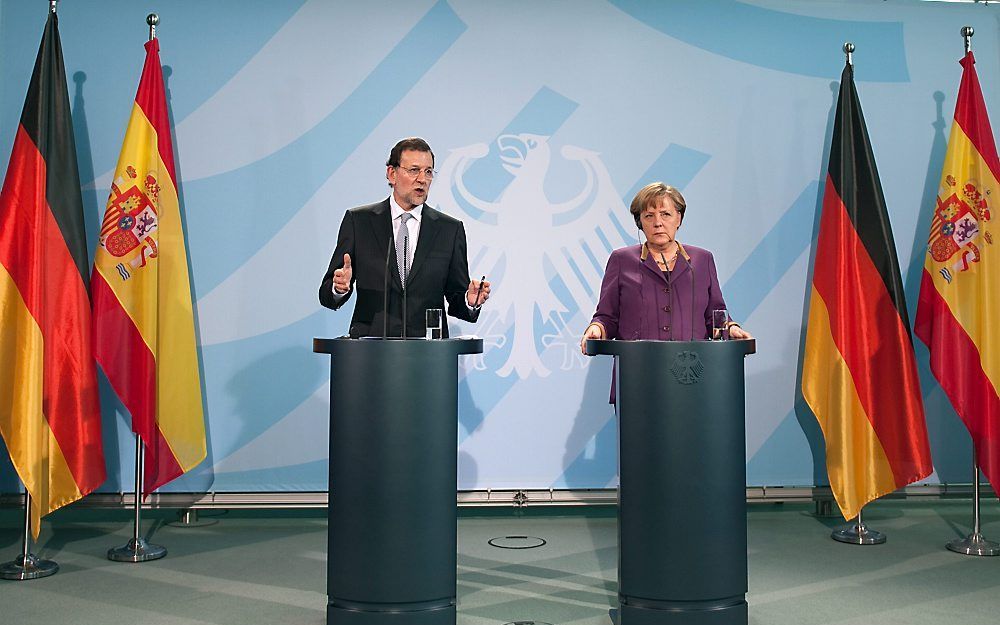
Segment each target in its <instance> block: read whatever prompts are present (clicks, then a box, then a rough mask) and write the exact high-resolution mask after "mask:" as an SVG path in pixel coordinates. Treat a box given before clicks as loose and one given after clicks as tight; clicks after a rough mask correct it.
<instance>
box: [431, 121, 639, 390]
mask: <svg viewBox="0 0 1000 625" xmlns="http://www.w3.org/2000/svg"><path fill="white" fill-rule="evenodd" d="M549 139H550V137H548V136H544V135H537V134H528V133H520V134H505V135H501V136H500V137H499V138H498V139H497V141H496V152H494V154H493V155H492V156H493V157H494V158H486V157H488V156H491V154H490V146H489V145H487V144H485V143H477V144H473V145H468V146H465V147H460V148H456V149H453V150H451V151H450V152H449V153H448V155H447V157H446V158H445V159H444V162H443V163H442V164H441V169H440V173H439V175H438V189H439V191H438V192H439V193H441V195H439V196H438V197H437V198H436V200H437V201H438V202H439V205H440V207H441V208H442V210H444V211H445V212H446V213H448V214H451V215H454V216H456V217H459V218H461V219H462V220H463V222H464V223H465V227H466V230H467V231H468V240H469V242H470V243H469V258H470V269H471V271H472V276H473V278H474V279H478V277H479V276H481V275H484V274H485V275H486V276H487V277H494V278H496V277H498V276H501V277H500V278H499V280H498V282H497V286H496V287H495V288H494V290H493V293H492V295H491V297H490V305H489V306H488V307H487V308H485V309H484V310H483V318H481V319H480V321H479V324H478V325H479V328H480V332H482V333H483V335H484V336H483V338H484V340H485V343H486V345H487V346H488V349H493V348H499V349H501V350H504V351H507V357H506V360H505V362H504V363H503V364H502V365H501V366H500V367H499V368H498V369H497V373H498V374H499V375H501V376H504V377H507V376H510V375H517V377H518V378H521V379H525V378H528V377H530V376H532V375H537V376H541V377H544V376H547V375H549V373H550V372H551V371H550V368H549V366H548V365H546V362H545V361H546V360H547V361H549V362H553V360H558V361H559V362H560V363H561V364H560V365H559V366H560V367H561V368H562V369H572V368H578V367H582V366H583V365H584V360H583V356H581V354H580V353H579V335H580V332H581V331H582V329H583V326H584V325H586V321H587V320H589V319H590V316H591V314H592V313H593V311H594V308H595V306H596V304H597V298H598V296H599V294H600V284H601V278H602V277H603V275H604V265H605V263H606V262H607V257H608V255H609V254H610V252H611V250H612V249H614V248H617V247H621V246H622V245H625V244H631V243H635V240H634V239H632V240H626V239H625V236H627V235H625V232H626V228H631V220H630V219H629V220H627V222H625V223H628V224H629V225H628V226H625V225H624V224H623V222H620V221H618V219H617V218H616V216H618V217H620V216H622V215H625V207H624V203H623V202H622V199H621V197H620V196H619V193H618V191H617V190H616V188H615V186H614V185H613V184H612V183H611V177H610V175H609V174H608V171H607V168H606V167H605V166H604V163H603V162H602V161H601V159H600V157H599V154H598V153H597V152H594V151H591V150H586V149H584V148H581V147H577V146H571V145H565V146H563V147H562V149H561V150H560V151H559V155H560V156H561V157H562V159H565V160H566V161H567V162H566V163H560V165H566V166H569V167H572V168H574V169H576V170H577V171H576V172H573V173H575V179H578V181H579V184H578V188H576V189H572V190H570V191H569V192H568V193H566V195H567V196H568V197H567V199H564V200H561V201H552V200H551V199H550V198H549V195H548V193H547V192H546V184H545V183H546V179H547V174H548V173H549V170H550V167H551V166H552V165H553V158H554V157H553V153H552V152H553V149H552V147H551V146H550V143H549ZM470 169H473V170H474V171H473V174H471V178H472V180H467V177H470ZM484 180H485V182H486V184H480V185H479V186H480V187H491V186H492V188H494V189H497V188H500V187H502V190H499V191H494V192H493V195H495V197H482V196H477V195H476V194H475V193H474V192H473V191H471V190H470V186H472V184H471V183H472V182H475V181H479V182H483V181H484ZM442 192H443V193H442ZM487 193H488V192H487ZM508 350H509V351H508ZM552 351H555V352H557V355H556V356H555V357H554V358H553V357H551V356H546V355H547V354H550V353H551V352H552ZM543 356H546V358H545V360H543ZM474 366H476V367H478V368H485V365H483V363H482V360H479V361H478V362H477V364H476V365H474Z"/></svg>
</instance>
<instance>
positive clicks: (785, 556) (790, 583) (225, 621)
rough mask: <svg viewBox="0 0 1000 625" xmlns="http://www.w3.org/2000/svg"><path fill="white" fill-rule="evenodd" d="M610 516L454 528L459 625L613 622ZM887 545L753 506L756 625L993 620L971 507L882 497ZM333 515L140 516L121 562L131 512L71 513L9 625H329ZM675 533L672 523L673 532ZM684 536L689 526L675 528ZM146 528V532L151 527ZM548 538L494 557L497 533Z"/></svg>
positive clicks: (9, 544)
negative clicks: (147, 552)
mask: <svg viewBox="0 0 1000 625" xmlns="http://www.w3.org/2000/svg"><path fill="white" fill-rule="evenodd" d="M614 514H615V512H614V509H612V508H589V509H566V508H561V509H542V508H529V509H527V510H526V511H525V512H521V513H515V512H513V511H510V510H507V509H503V510H496V509H491V510H487V511H469V510H466V509H463V511H462V512H461V517H460V519H459V546H458V598H459V600H458V621H459V623H460V624H463V625H480V624H484V625H485V624H491V625H500V624H502V623H506V622H510V621H544V622H547V623H553V624H559V625H568V624H579V625H608V624H609V622H610V621H609V620H608V616H607V615H608V609H609V608H610V607H613V606H614V605H615V602H616V597H617V578H616V566H617V547H616V544H617V543H616V541H617V536H616V530H617V525H616V520H615V516H614ZM865 515H866V522H867V523H868V524H869V526H871V527H872V528H873V529H877V530H879V531H882V532H884V533H886V534H887V535H888V542H887V543H886V544H884V545H879V546H872V547H858V546H852V545H844V544H840V543H837V542H834V541H833V540H831V539H830V538H829V534H830V530H831V529H832V528H834V527H837V526H839V525H840V524H841V523H839V522H838V520H836V519H819V518H816V517H814V516H813V515H812V514H811V507H808V506H806V505H798V504H796V505H777V504H755V505H753V506H751V507H750V508H749V512H748V517H747V518H748V528H749V545H750V592H749V594H748V601H749V603H750V622H751V623H753V624H760V625H765V624H767V625H786V624H787V625H828V624H829V625H832V624H836V625H868V624H879V625H895V624H899V625H903V624H906V625H923V624H926V625H941V624H943V623H962V624H963V625H977V624H982V625H986V624H989V625H993V624H994V623H996V622H997V619H998V617H997V612H998V606H1000V600H998V597H1000V557H997V558H977V557H969V556H960V555H957V554H954V553H951V552H949V551H946V550H945V549H944V543H945V542H947V541H949V540H951V539H953V538H955V537H958V536H964V535H965V534H967V533H968V532H969V527H968V525H969V523H970V520H971V503H970V502H969V501H967V500H964V501H935V502H925V501H916V502H915V501H889V502H882V503H876V504H873V505H871V506H869V507H868V508H866V510H865ZM324 517H325V512H324V511H319V510H316V511H274V510H270V511H236V510H234V511H230V512H228V513H224V512H222V511H215V512H203V513H202V514H201V515H200V521H199V523H197V524H195V525H194V526H191V527H182V526H178V525H176V524H174V523H173V521H172V520H173V519H174V512H172V511H155V512H150V513H149V514H147V516H146V519H147V522H146V524H145V527H144V533H149V532H151V539H152V540H153V542H156V543H159V544H161V545H163V546H165V547H167V549H168V550H169V554H168V556H167V557H166V558H164V559H163V560H159V561H156V562H147V563H143V564H120V563H114V562H110V561H108V560H107V559H105V555H104V554H105V552H106V551H107V549H108V548H109V547H114V546H118V545H120V544H123V543H124V542H125V541H126V540H128V538H129V537H130V535H131V531H132V530H131V523H130V518H131V517H130V516H129V514H128V513H127V512H124V511H107V510H94V509H69V510H64V511H60V512H57V513H55V514H54V515H52V517H50V518H51V520H47V521H46V523H44V525H43V532H42V536H41V537H40V540H39V544H38V545H37V547H36V548H35V552H36V553H37V554H38V555H40V556H42V557H46V558H50V559H53V560H55V561H57V562H58V564H59V565H60V571H59V573H58V574H56V575H54V576H53V577H50V578H46V579H41V580H34V581H29V582H9V581H0V606H2V611H3V618H2V619H0V622H2V623H4V624H6V623H11V624H20V623H46V625H61V624H63V623H65V624H70V623H73V624H77V623H95V624H98V623H99V624H101V625H118V624H121V625H135V624H136V623H142V624H144V625H159V624H163V625H196V624H205V623H212V624H218V625H258V624H260V625H264V624H266V625H274V624H278V623H282V624H283V623H295V624H303V625H320V624H322V623H324V622H325V606H326V594H325V583H326V581H325V579H326V577H325V576H326V569H325V562H326V521H325V518H324ZM21 518H22V517H21V512H20V511H18V510H14V509H10V508H6V509H0V560H3V561H7V560H11V559H13V558H14V556H16V555H17V553H19V550H20V532H21V528H20V522H21ZM666 529H667V528H665V530H666ZM670 529H671V530H673V531H678V530H681V531H682V529H683V528H670ZM147 530H148V531H147ZM983 533H984V534H986V536H987V538H992V539H993V540H1000V506H998V505H997V502H996V500H984V502H983ZM509 535H530V536H538V537H541V538H544V539H545V540H546V544H545V545H544V546H541V547H538V548H535V549H498V548H495V547H492V546H490V545H489V544H488V541H489V540H490V539H491V538H493V537H496V536H509Z"/></svg>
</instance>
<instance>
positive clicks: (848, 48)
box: [844, 41, 854, 67]
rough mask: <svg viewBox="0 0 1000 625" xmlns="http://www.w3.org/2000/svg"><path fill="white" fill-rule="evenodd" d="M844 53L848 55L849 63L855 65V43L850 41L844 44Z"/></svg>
mask: <svg viewBox="0 0 1000 625" xmlns="http://www.w3.org/2000/svg"><path fill="white" fill-rule="evenodd" d="M844 54H846V55H847V64H848V65H850V66H851V67H854V44H853V43H851V42H850V41H848V42H847V43H845V44H844Z"/></svg>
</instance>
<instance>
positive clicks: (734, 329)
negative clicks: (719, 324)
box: [729, 324, 753, 339]
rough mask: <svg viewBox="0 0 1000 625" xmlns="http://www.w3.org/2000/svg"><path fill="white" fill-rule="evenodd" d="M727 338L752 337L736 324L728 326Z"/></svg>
mask: <svg viewBox="0 0 1000 625" xmlns="http://www.w3.org/2000/svg"><path fill="white" fill-rule="evenodd" d="M729 338H731V339H752V338H753V336H751V334H750V333H749V332H747V331H746V330H744V329H743V328H741V327H739V326H738V325H736V324H733V325H731V326H729Z"/></svg>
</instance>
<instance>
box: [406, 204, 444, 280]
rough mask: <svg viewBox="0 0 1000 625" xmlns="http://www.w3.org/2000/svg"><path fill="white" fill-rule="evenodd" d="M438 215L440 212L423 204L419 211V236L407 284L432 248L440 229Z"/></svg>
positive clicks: (422, 264)
mask: <svg viewBox="0 0 1000 625" xmlns="http://www.w3.org/2000/svg"><path fill="white" fill-rule="evenodd" d="M440 215H441V213H439V212H437V211H436V210H434V209H433V208H431V207H430V206H428V205H426V204H424V208H423V210H422V211H421V219H420V236H418V237H417V251H416V253H415V254H414V256H413V267H411V268H410V275H409V277H408V278H407V283H409V284H412V283H413V279H414V278H415V277H416V276H417V272H418V271H420V269H421V267H423V266H424V260H425V259H426V258H427V255H428V254H429V253H430V251H431V250H432V249H433V248H434V241H435V240H436V239H437V235H438V232H440V230H441V227H440V226H441V224H439V223H438V217H439V216H440Z"/></svg>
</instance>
